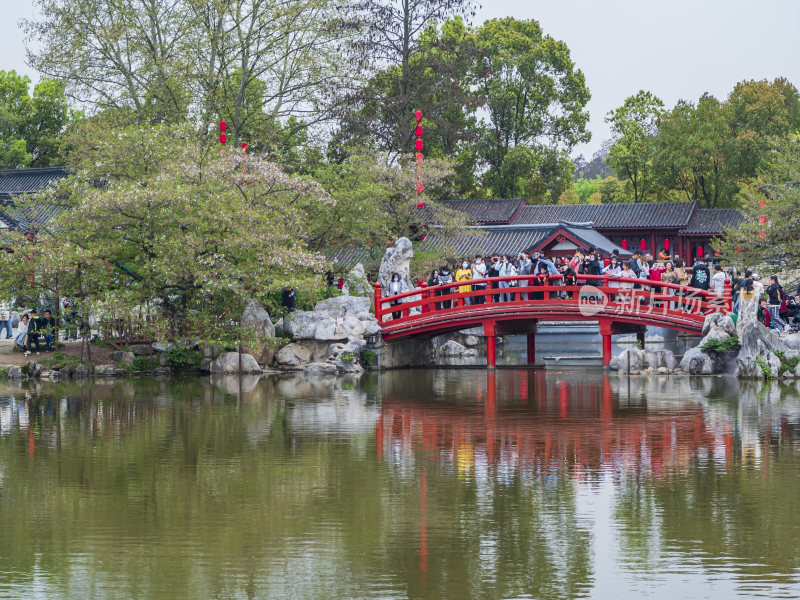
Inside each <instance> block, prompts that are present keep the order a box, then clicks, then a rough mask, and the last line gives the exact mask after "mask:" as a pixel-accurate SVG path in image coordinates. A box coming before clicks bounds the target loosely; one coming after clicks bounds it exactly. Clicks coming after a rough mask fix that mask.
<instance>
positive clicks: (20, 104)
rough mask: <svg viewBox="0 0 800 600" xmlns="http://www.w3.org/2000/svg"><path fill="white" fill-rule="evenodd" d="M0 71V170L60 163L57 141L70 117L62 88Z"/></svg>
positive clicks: (11, 72) (47, 80) (61, 86)
mask: <svg viewBox="0 0 800 600" xmlns="http://www.w3.org/2000/svg"><path fill="white" fill-rule="evenodd" d="M29 87H30V79H29V78H28V77H27V76H23V75H18V74H17V73H16V71H0V168H12V169H14V168H18V167H28V166H31V167H48V166H51V165H54V164H58V163H60V162H61V161H62V157H61V149H60V143H59V138H60V135H61V133H62V132H63V131H64V129H65V128H66V127H67V125H68V124H69V121H70V117H71V116H77V115H74V114H71V113H70V111H69V108H68V106H67V99H66V96H65V94H64V86H63V84H61V83H60V82H58V81H54V80H52V79H47V78H45V79H42V81H40V82H39V83H37V84H36V85H35V86H34V88H33V94H32V95H29Z"/></svg>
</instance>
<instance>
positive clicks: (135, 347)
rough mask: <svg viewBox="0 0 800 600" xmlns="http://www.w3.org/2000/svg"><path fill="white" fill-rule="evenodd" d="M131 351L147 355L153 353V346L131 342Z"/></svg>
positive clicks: (138, 354)
mask: <svg viewBox="0 0 800 600" xmlns="http://www.w3.org/2000/svg"><path fill="white" fill-rule="evenodd" d="M131 352H133V353H134V354H135V355H136V356H146V355H148V354H152V353H153V347H152V346H151V345H150V344H131Z"/></svg>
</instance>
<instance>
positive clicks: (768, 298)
mask: <svg viewBox="0 0 800 600" xmlns="http://www.w3.org/2000/svg"><path fill="white" fill-rule="evenodd" d="M592 276H595V277H597V276H606V277H607V278H608V279H604V280H603V282H604V283H607V285H608V287H609V288H612V289H619V290H620V294H623V295H624V294H625V291H626V290H629V289H634V288H641V287H645V288H655V289H658V286H657V284H658V283H670V284H676V285H680V286H684V287H688V288H694V289H697V290H704V291H710V292H712V293H713V294H715V295H717V296H720V297H721V296H722V295H723V293H724V292H725V286H726V285H728V286H730V291H731V295H732V298H733V306H732V312H733V313H734V314H736V315H738V313H739V311H740V309H741V306H742V302H741V300H742V299H743V298H744V299H745V300H750V299H756V302H754V303H753V304H754V305H755V306H758V318H759V320H760V321H761V322H762V323H764V324H765V325H766V326H768V327H773V328H776V329H784V328H787V327H797V328H798V329H800V323H798V321H800V317H799V316H798V309H799V308H800V300H798V298H800V285H799V286H798V289H797V294H796V295H792V296H788V295H787V294H786V292H785V291H784V290H783V287H782V286H781V285H780V283H779V282H778V277H777V276H776V275H772V276H771V277H770V278H769V283H768V285H767V286H764V285H763V284H762V283H761V281H760V277H759V275H758V274H757V273H753V272H751V271H749V270H747V271H744V272H741V271H737V270H735V269H728V270H727V271H726V270H725V268H724V267H723V266H722V265H721V264H720V263H718V262H715V261H714V260H713V257H712V256H711V255H709V254H706V255H704V256H701V257H697V258H696V259H695V260H694V262H693V263H692V264H691V265H687V264H686V263H685V262H684V260H683V259H682V258H681V257H679V256H677V255H671V254H670V253H669V252H668V251H667V249H662V250H661V251H660V252H659V253H658V255H657V256H653V255H652V254H650V253H647V252H643V251H640V250H636V251H634V252H633V254H632V255H631V256H625V257H621V256H619V250H613V251H612V252H611V254H610V255H607V256H603V255H602V253H601V252H599V251H598V250H597V249H595V248H589V249H588V250H587V251H586V252H584V251H583V250H581V249H578V250H576V251H575V253H574V255H573V256H566V257H562V256H553V257H550V258H548V257H546V256H545V255H544V253H542V252H534V253H529V252H527V251H524V252H520V253H519V254H517V255H516V256H513V255H507V254H506V255H502V254H493V255H491V256H482V255H480V254H478V255H475V257H474V258H471V259H469V258H464V259H463V260H462V261H461V263H460V264H459V265H458V266H457V267H456V268H455V269H454V270H452V269H451V268H450V267H449V266H448V265H444V266H442V267H440V268H438V269H435V270H433V271H432V272H431V274H430V276H429V277H428V279H427V280H420V281H418V282H417V285H418V287H422V286H426V287H435V286H443V285H448V284H454V283H459V284H461V285H459V286H457V287H456V286H451V287H449V288H441V289H437V290H436V291H435V294H436V295H437V296H441V300H440V301H437V302H436V303H435V304H436V309H437V310H438V309H442V308H445V309H447V308H450V307H451V306H453V301H454V300H455V299H456V298H459V297H460V298H461V301H462V302H463V304H465V305H471V304H483V303H484V302H486V294H485V291H486V288H487V285H488V286H489V287H490V289H497V290H498V291H497V293H496V294H492V300H493V301H494V302H509V301H513V300H516V299H519V300H528V299H530V300H542V299H544V295H545V293H548V292H544V291H542V292H531V293H530V294H528V293H525V292H522V293H519V297H517V294H518V293H517V292H516V291H515V290H514V288H515V287H518V286H534V287H536V286H544V285H550V286H553V285H565V286H575V285H582V284H584V283H591V282H592ZM515 277H516V278H517V279H502V278H515ZM487 279H488V280H489V281H480V282H478V281H479V280H487ZM491 279H499V281H496V282H492V281H491ZM636 280H640V281H641V283H638V282H637V281H636ZM598 283H599V281H598ZM665 288H666V290H667V292H668V293H669V294H673V295H674V294H675V293H676V290H675V289H674V288H671V287H666V286H665ZM405 291H408V290H406V289H404V288H403V286H402V285H401V281H400V277H399V275H398V276H397V277H396V278H394V277H393V280H392V282H390V285H389V286H388V289H386V290H385V291H384V294H385V295H386V296H393V295H397V294H400V293H402V292H405ZM474 291H479V292H484V293H482V294H471V295H465V294H467V293H468V292H474ZM677 293H680V292H677ZM549 294H550V297H551V298H557V297H567V298H572V295H573V292H568V291H564V292H553V291H550V292H549ZM399 304H401V302H400V301H393V302H391V305H392V306H398V305H399ZM400 314H401V313H400V312H396V311H395V312H393V317H394V318H399V317H400Z"/></svg>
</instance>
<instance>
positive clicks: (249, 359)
mask: <svg viewBox="0 0 800 600" xmlns="http://www.w3.org/2000/svg"><path fill="white" fill-rule="evenodd" d="M241 356H242V364H241V368H239V353H238V352H225V353H224V354H220V355H219V356H218V357H217V358H216V359H214V360H213V361H212V362H211V372H212V373H261V372H262V370H261V367H259V366H258V362H257V361H256V359H255V357H254V356H252V355H250V354H245V353H242V355H241Z"/></svg>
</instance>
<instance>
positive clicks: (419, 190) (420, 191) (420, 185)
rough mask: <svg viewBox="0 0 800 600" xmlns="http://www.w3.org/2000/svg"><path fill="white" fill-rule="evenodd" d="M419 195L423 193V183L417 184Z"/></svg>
mask: <svg viewBox="0 0 800 600" xmlns="http://www.w3.org/2000/svg"><path fill="white" fill-rule="evenodd" d="M417 193H418V194H421V193H422V182H421V181H418V182H417Z"/></svg>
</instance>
